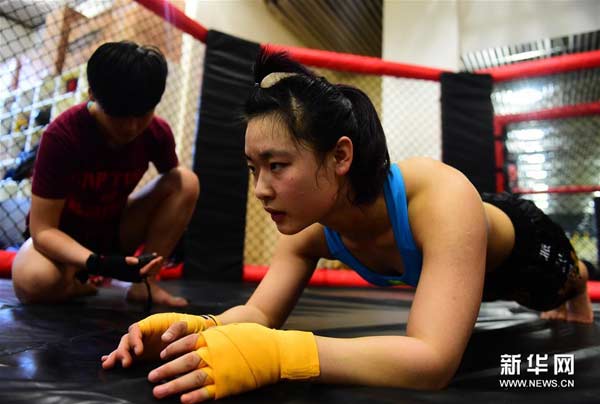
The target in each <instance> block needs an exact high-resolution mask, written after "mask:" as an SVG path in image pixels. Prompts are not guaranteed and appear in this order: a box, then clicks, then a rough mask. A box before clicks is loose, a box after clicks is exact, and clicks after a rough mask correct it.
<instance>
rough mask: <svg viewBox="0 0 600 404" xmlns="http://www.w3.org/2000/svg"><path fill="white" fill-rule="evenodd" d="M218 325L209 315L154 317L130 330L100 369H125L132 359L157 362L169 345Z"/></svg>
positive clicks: (138, 323) (131, 327) (105, 359)
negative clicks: (117, 366) (118, 366)
mask: <svg viewBox="0 0 600 404" xmlns="http://www.w3.org/2000/svg"><path fill="white" fill-rule="evenodd" d="M219 324H220V323H219V321H218V320H217V319H216V317H214V316H212V315H203V316H195V315H190V314H182V313H159V314H153V315H151V316H149V317H146V318H145V319H143V320H142V321H140V322H137V323H134V324H132V325H131V326H130V327H129V330H128V332H127V334H125V335H123V336H122V337H121V341H120V342H119V345H118V346H117V349H115V350H114V351H112V352H111V353H110V354H108V355H104V356H102V368H104V369H111V368H113V367H114V366H115V365H116V364H117V363H120V364H121V366H122V367H124V368H127V367H129V366H131V364H132V363H133V360H134V359H138V360H150V361H157V360H159V359H160V356H159V355H160V352H161V351H162V350H163V349H164V348H165V347H166V346H167V345H169V344H170V343H171V342H173V341H176V340H178V339H179V338H182V337H184V336H186V335H189V334H192V333H198V332H200V331H204V330H206V329H207V328H210V327H213V326H215V325H219Z"/></svg>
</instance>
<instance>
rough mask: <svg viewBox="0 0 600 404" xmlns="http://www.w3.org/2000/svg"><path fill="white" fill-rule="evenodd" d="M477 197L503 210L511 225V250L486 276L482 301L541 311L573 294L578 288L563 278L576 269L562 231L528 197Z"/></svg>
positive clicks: (573, 275) (568, 277)
mask: <svg viewBox="0 0 600 404" xmlns="http://www.w3.org/2000/svg"><path fill="white" fill-rule="evenodd" d="M481 197H482V199H483V201H484V202H487V203H489V204H491V205H494V206H496V207H498V208H499V209H500V210H502V211H503V212H504V213H506V214H507V215H508V217H509V218H510V220H511V221H512V223H513V226H514V228H515V246H514V248H513V251H512V253H511V255H510V256H509V258H508V259H507V260H506V261H505V262H503V263H502V265H500V267H498V268H496V269H495V270H494V271H492V272H490V273H487V274H486V279H485V286H484V291H483V299H484V300H496V299H504V300H516V301H517V302H518V303H520V304H522V305H523V306H526V307H529V308H531V309H534V310H540V311H544V310H550V309H553V308H556V307H558V306H560V305H561V304H562V303H564V302H565V301H567V300H568V299H570V298H572V297H573V296H574V295H575V293H576V291H575V290H574V289H573V288H571V287H569V286H568V285H567V281H568V280H569V279H571V278H576V277H578V276H579V267H578V259H577V255H576V254H575V250H573V246H572V245H571V242H570V241H569V239H568V238H567V236H566V235H565V232H564V230H563V229H562V228H561V227H560V226H558V225H557V224H556V223H554V222H553V221H552V220H551V219H550V218H549V217H548V216H546V215H545V214H544V212H542V211H541V210H540V209H538V208H537V207H536V206H535V205H534V204H533V202H531V201H529V200H526V199H521V198H519V197H518V196H516V195H512V194H508V193H500V194H482V195H481Z"/></svg>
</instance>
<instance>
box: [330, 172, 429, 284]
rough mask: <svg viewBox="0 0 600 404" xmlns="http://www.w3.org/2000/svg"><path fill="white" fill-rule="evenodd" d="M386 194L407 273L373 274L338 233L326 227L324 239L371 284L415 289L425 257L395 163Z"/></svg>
mask: <svg viewBox="0 0 600 404" xmlns="http://www.w3.org/2000/svg"><path fill="white" fill-rule="evenodd" d="M383 193H384V197H385V204H386V206H387V211H388V215H389V217H390V222H391V223H392V229H393V232H394V238H395V240H396V246H397V247H398V250H399V251H400V255H401V256H402V262H403V263H404V274H402V275H401V276H385V275H380V274H378V273H376V272H373V271H371V270H370V269H369V268H367V267H366V266H365V265H363V264H362V263H361V262H360V261H359V260H357V259H356V258H355V257H354V256H353V255H352V254H351V253H350V251H348V249H347V248H346V246H345V245H344V243H343V242H342V238H341V237H340V235H339V233H338V232H336V231H333V230H331V229H330V228H328V227H325V238H326V240H327V246H328V248H329V252H330V253H331V255H333V256H334V257H335V258H336V259H338V260H340V261H342V262H343V263H345V264H346V265H348V266H350V268H352V269H354V270H355V271H356V272H358V274H359V275H360V276H361V277H362V278H364V279H365V280H366V281H367V282H369V283H372V284H374V285H377V286H395V285H411V286H415V287H416V286H417V283H418V282H419V277H420V276H421V266H422V265H423V255H422V254H421V252H420V251H419V250H418V249H417V246H416V244H415V240H414V239H413V236H412V232H411V231H410V224H409V223H408V205H407V201H406V190H405V188H404V180H403V179H402V173H401V172H400V169H399V168H398V166H396V165H395V164H393V165H391V166H390V173H389V174H388V176H387V179H386V181H385V184H384V187H383Z"/></svg>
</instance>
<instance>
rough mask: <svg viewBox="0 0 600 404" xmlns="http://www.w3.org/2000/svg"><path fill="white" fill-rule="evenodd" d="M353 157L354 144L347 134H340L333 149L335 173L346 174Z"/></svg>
mask: <svg viewBox="0 0 600 404" xmlns="http://www.w3.org/2000/svg"><path fill="white" fill-rule="evenodd" d="M353 157H354V145H353V144H352V140H350V138H349V137H348V136H342V137H340V138H339V139H338V141H337V143H336V145H335V149H334V151H333V158H334V160H335V173H336V174H337V175H346V174H348V171H350V166H351V165H352V159H353Z"/></svg>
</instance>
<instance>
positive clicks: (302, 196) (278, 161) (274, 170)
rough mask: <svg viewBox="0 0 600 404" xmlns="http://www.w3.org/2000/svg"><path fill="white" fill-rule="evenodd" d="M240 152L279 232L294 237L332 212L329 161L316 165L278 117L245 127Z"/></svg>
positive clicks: (333, 199)
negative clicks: (241, 150)
mask: <svg viewBox="0 0 600 404" xmlns="http://www.w3.org/2000/svg"><path fill="white" fill-rule="evenodd" d="M245 149H246V158H247V161H248V168H249V170H250V172H251V173H252V174H253V179H254V194H255V195H256V197H257V198H258V199H259V200H260V201H261V202H262V205H263V207H264V209H265V210H266V211H267V213H269V214H270V215H271V219H272V220H273V221H274V222H275V224H276V225H277V229H278V230H279V232H281V233H283V234H295V233H298V232H299V231H301V230H302V229H304V228H306V227H308V226H310V225H312V224H313V223H316V222H320V221H322V220H323V219H324V218H326V217H327V215H328V214H329V213H330V212H331V210H332V209H333V207H334V205H335V202H336V198H337V196H338V194H339V192H338V191H339V185H338V179H337V178H336V176H335V173H334V170H333V168H332V163H333V161H334V160H333V158H329V157H326V158H325V161H324V162H323V163H322V164H320V161H319V160H318V159H317V156H316V155H315V153H314V152H313V151H312V150H311V149H310V148H308V147H304V146H302V145H299V144H297V143H296V142H294V140H293V138H292V135H291V133H290V132H289V129H288V128H287V126H286V125H285V123H284V122H283V121H282V119H279V118H278V117H277V115H272V114H271V115H266V116H261V117H257V118H253V119H251V120H250V121H249V122H248V127H247V129H246V147H245Z"/></svg>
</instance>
